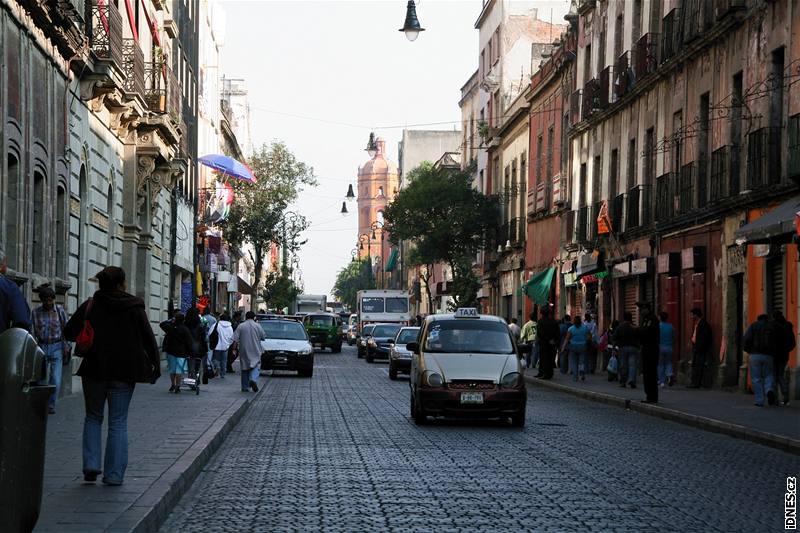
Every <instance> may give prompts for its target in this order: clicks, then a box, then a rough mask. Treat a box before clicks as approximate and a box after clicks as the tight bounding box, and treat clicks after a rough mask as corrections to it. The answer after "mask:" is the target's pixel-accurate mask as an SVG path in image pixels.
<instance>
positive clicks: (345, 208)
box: [339, 202, 347, 216]
mask: <svg viewBox="0 0 800 533" xmlns="http://www.w3.org/2000/svg"><path fill="white" fill-rule="evenodd" d="M339 212H340V213H341V214H342V216H345V215H347V202H342V210H341V211H339Z"/></svg>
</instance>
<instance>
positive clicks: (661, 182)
mask: <svg viewBox="0 0 800 533" xmlns="http://www.w3.org/2000/svg"><path fill="white" fill-rule="evenodd" d="M674 181H675V174H674V173H672V172H667V173H666V174H662V175H661V176H659V177H657V178H656V220H658V221H659V222H663V221H665V220H669V219H670V218H672V217H674V216H675V186H674Z"/></svg>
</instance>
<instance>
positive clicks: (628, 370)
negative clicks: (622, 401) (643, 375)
mask: <svg viewBox="0 0 800 533" xmlns="http://www.w3.org/2000/svg"><path fill="white" fill-rule="evenodd" d="M619 353H620V356H619V382H620V383H627V384H628V385H636V370H637V365H638V363H639V348H636V347H635V346H623V347H621V348H620V349H619ZM626 374H627V376H628V379H627V382H626V381H625V375H626Z"/></svg>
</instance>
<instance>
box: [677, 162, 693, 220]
mask: <svg viewBox="0 0 800 533" xmlns="http://www.w3.org/2000/svg"><path fill="white" fill-rule="evenodd" d="M695 173H696V166H695V164H694V162H692V163H689V164H686V165H683V167H681V173H680V181H679V183H678V186H679V189H678V191H679V192H678V213H680V214H685V213H688V212H689V211H691V210H692V209H694V181H695V180H694V178H695Z"/></svg>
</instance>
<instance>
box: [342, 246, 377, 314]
mask: <svg viewBox="0 0 800 533" xmlns="http://www.w3.org/2000/svg"><path fill="white" fill-rule="evenodd" d="M374 288H375V276H374V274H373V272H372V268H371V267H370V264H369V261H368V260H367V259H366V258H365V259H356V260H355V261H351V262H350V263H348V264H347V266H345V267H344V268H342V269H341V270H339V273H338V274H337V275H336V283H334V284H333V291H332V293H333V295H334V296H335V297H336V299H338V300H339V301H340V302H342V303H343V304H344V306H345V307H346V308H348V309H350V310H351V311H355V309H356V296H357V293H358V291H364V290H369V289H374Z"/></svg>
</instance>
